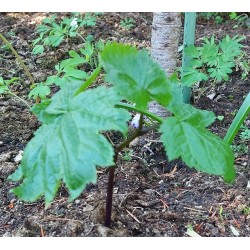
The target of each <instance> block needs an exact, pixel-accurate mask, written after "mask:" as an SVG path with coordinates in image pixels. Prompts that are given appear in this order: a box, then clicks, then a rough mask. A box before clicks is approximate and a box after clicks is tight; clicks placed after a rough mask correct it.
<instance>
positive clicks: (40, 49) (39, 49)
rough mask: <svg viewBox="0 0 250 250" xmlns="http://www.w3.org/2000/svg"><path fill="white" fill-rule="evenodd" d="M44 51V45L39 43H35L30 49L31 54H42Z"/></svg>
mask: <svg viewBox="0 0 250 250" xmlns="http://www.w3.org/2000/svg"><path fill="white" fill-rule="evenodd" d="M43 52H44V47H43V45H41V44H37V45H36V46H35V47H34V48H33V50H32V54H35V55H36V54H42V53H43Z"/></svg>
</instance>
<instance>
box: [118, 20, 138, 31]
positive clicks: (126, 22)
mask: <svg viewBox="0 0 250 250" xmlns="http://www.w3.org/2000/svg"><path fill="white" fill-rule="evenodd" d="M134 23H135V20H134V18H130V17H125V19H124V20H121V22H120V25H121V27H123V28H125V29H131V28H133V27H134Z"/></svg>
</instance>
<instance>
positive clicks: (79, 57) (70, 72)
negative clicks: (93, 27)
mask: <svg viewBox="0 0 250 250" xmlns="http://www.w3.org/2000/svg"><path fill="white" fill-rule="evenodd" d="M109 43H110V42H109V41H107V42H106V44H109ZM104 46H105V44H104V42H102V41H101V40H100V41H98V42H97V43H95V44H92V43H91V42H89V41H87V42H86V43H85V47H84V48H80V53H77V52H76V51H74V50H70V51H69V58H68V59H65V60H63V61H61V62H60V63H58V64H57V65H55V69H56V71H57V72H56V74H55V75H52V76H49V77H48V78H47V79H46V81H45V82H42V83H35V84H33V85H32V86H31V89H32V90H31V92H30V93H29V98H33V99H36V98H40V99H42V100H44V99H45V98H46V97H47V96H48V95H49V94H50V93H51V90H50V87H51V86H52V85H56V86H58V87H60V88H61V87H63V85H64V84H66V83H71V82H75V83H76V82H79V83H82V82H83V81H84V80H86V79H87V78H88V77H89V74H88V73H87V72H86V71H84V70H83V68H86V67H87V66H88V65H89V66H90V67H91V69H92V70H93V69H94V67H97V66H98V52H100V51H102V50H103V49H104Z"/></svg>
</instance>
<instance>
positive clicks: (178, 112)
mask: <svg viewBox="0 0 250 250" xmlns="http://www.w3.org/2000/svg"><path fill="white" fill-rule="evenodd" d="M171 112H172V113H173V114H174V115H175V117H176V118H178V120H180V121H184V122H188V123H189V124H191V125H193V126H196V127H203V128H205V127H208V126H209V125H210V124H212V123H213V122H214V121H215V119H216V116H215V115H214V113H213V112H211V111H207V110H199V109H196V108H195V107H193V106H192V105H190V104H185V103H182V104H179V105H175V106H173V107H172V108H171Z"/></svg>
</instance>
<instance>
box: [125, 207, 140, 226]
mask: <svg viewBox="0 0 250 250" xmlns="http://www.w3.org/2000/svg"><path fill="white" fill-rule="evenodd" d="M126 211H127V213H128V214H129V215H130V216H131V217H132V218H133V219H134V220H135V221H137V222H138V223H141V222H140V221H139V220H138V219H137V218H136V217H135V216H134V215H133V214H132V213H131V212H129V211H128V210H127V209H126Z"/></svg>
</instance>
